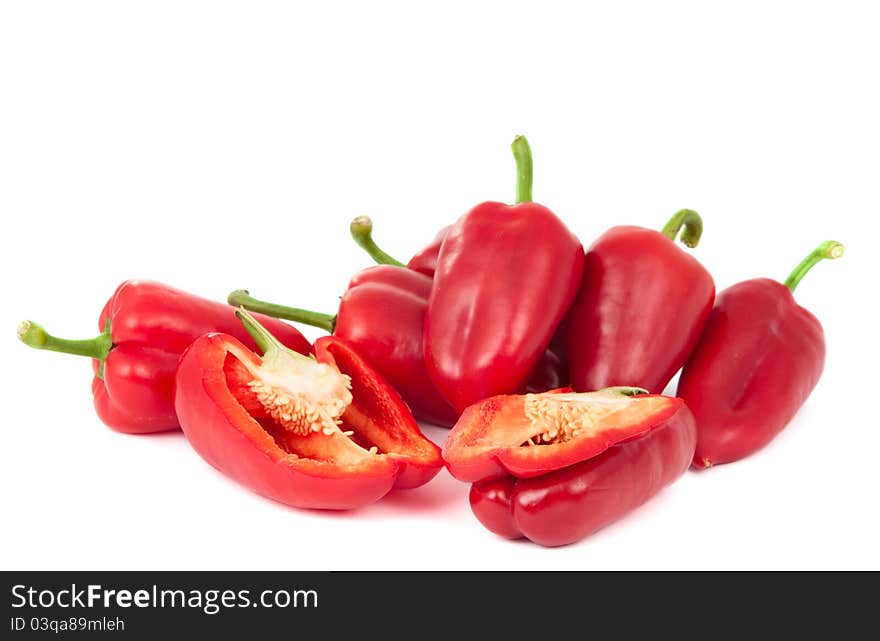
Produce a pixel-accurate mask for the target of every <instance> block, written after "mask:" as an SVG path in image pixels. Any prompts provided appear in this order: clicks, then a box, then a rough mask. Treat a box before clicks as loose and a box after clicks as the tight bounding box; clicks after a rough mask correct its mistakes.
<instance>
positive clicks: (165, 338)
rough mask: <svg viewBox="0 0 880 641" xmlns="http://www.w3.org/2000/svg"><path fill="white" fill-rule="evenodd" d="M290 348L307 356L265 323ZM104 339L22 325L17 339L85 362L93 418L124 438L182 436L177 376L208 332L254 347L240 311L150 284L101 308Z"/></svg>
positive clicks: (289, 335)
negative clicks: (183, 358)
mask: <svg viewBox="0 0 880 641" xmlns="http://www.w3.org/2000/svg"><path fill="white" fill-rule="evenodd" d="M261 321H262V322H264V323H265V324H266V326H267V327H269V328H270V329H271V330H272V332H273V333H275V335H276V336H278V337H279V338H280V339H281V340H282V341H283V342H284V344H285V345H287V346H289V347H291V348H293V349H295V350H297V351H299V352H302V353H308V351H309V348H310V345H309V342H308V341H307V340H306V339H305V338H304V337H303V335H302V334H300V333H299V331H297V329H296V328H294V327H291V326H290V325H288V324H286V323H282V322H280V321H277V320H275V319H271V318H265V317H261ZM98 328H99V330H100V331H101V335H100V336H98V337H97V338H93V339H88V340H66V339H61V338H57V337H55V336H52V335H50V334H49V333H47V332H46V330H44V329H43V328H42V327H41V326H40V325H38V324H36V323H34V322H31V321H25V322H24V323H22V324H21V325H20V326H19V330H18V337H19V338H20V339H21V340H22V341H23V342H24V343H25V344H26V345H29V346H30V347H35V348H37V349H46V350H51V351H55V352H65V353H68V354H77V355H80V356H88V357H91V358H92V359H93V361H92V364H93V367H94V371H95V377H94V379H93V381H92V393H93V395H94V401H95V411H96V412H97V413H98V416H99V417H100V419H101V420H102V421H104V423H106V424H107V425H109V426H110V427H112V428H113V429H114V430H117V431H119V432H125V433H129V434H145V433H149V432H161V431H165V430H172V429H177V427H178V421H177V416H176V415H175V412H174V389H173V388H174V373H175V371H176V370H177V361H178V359H179V357H180V355H181V354H182V353H183V351H184V350H185V349H186V348H187V347H189V345H190V343H192V342H193V341H194V340H195V339H196V338H198V337H199V336H201V335H202V334H205V333H207V332H217V331H222V332H225V333H227V334H231V335H232V336H235V337H236V338H238V339H239V340H241V341H244V343H245V344H246V345H249V346H255V344H254V342H253V341H252V340H251V338H250V336H249V335H248V333H247V332H246V331H245V330H244V328H243V327H242V326H241V323H240V322H239V321H238V319H236V317H235V309H233V308H232V307H230V306H229V305H226V304H224V303H217V302H214V301H210V300H206V299H204V298H200V297H198V296H193V295H192V294H187V293H186V292H182V291H180V290H178V289H174V288H172V287H168V286H167V285H161V284H159V283H154V282H150V281H138V280H127V281H125V282H124V283H122V284H121V285H120V286H119V287H118V288H117V289H116V292H115V293H114V294H113V296H112V297H111V298H110V300H109V301H107V304H106V305H104V309H103V310H102V311H101V316H100V318H99V319H98Z"/></svg>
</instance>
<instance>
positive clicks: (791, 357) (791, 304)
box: [678, 241, 843, 468]
mask: <svg viewBox="0 0 880 641" xmlns="http://www.w3.org/2000/svg"><path fill="white" fill-rule="evenodd" d="M816 253H818V255H819V256H818V257H819V258H837V257H839V256H840V255H842V254H843V245H840V244H839V243H836V242H834V241H829V242H828V243H823V244H822V245H820V246H819V248H817V250H816V252H814V254H816ZM812 256H813V255H812V254H811V257H812ZM810 260H811V258H810V257H808V259H807V261H810ZM805 262H806V261H805ZM813 264H815V262H813ZM811 266H812V264H810V265H809V266H807V267H806V268H801V266H799V269H802V273H800V274H799V275H798V269H796V270H795V273H793V275H792V278H795V277H796V278H797V280H799V279H800V276H802V275H803V273H806V271H807V270H808V269H809V268H810V267H811ZM790 280H791V279H790ZM796 284H797V281H794V282H793V283H792V284H791V287H787V286H786V285H783V284H782V283H779V282H777V281H775V280H771V279H768V278H757V279H753V280H747V281H744V282H741V283H738V284H736V285H733V286H732V287H729V288H727V289H726V290H724V291H722V292H721V293H720V294H719V295H718V298H717V300H716V301H715V307H714V308H713V310H712V314H711V316H710V317H709V322H708V323H707V325H706V330H705V332H704V333H703V337H702V338H701V340H700V343H699V346H698V347H697V349H696V352H695V353H694V355H693V356H692V357H691V359H690V360H689V361H688V363H687V364H686V365H685V367H684V370H683V371H682V374H681V379H680V380H679V384H678V394H679V395H680V396H681V397H682V398H684V399H685V401H686V402H687V404H688V406H689V407H690V408H691V410H692V411H693V412H694V415H695V416H696V419H697V426H698V440H697V448H696V453H695V455H694V466H695V467H697V468H706V467H709V466H711V465H718V464H721V463H729V462H731V461H736V460H738V459H741V458H744V457H746V456H748V455H750V454H752V453H754V452H756V451H757V450H759V449H761V448H762V447H764V446H765V445H767V444H768V443H769V442H770V441H772V440H773V439H774V438H775V437H776V435H777V434H779V432H780V431H782V429H783V428H784V427H785V426H786V425H787V424H788V423H789V422H790V421H791V419H792V418H794V415H795V414H796V413H797V411H798V409H800V407H801V406H802V405H803V404H804V402H805V401H806V400H807V397H809V395H810V393H811V392H812V391H813V389H814V388H815V386H816V384H817V383H818V381H819V377H820V376H821V374H822V369H823V366H824V363H825V336H824V332H823V331H822V325H821V324H820V323H819V320H818V319H817V318H816V317H815V316H814V315H813V314H811V313H810V312H809V311H808V310H806V309H804V308H803V307H801V306H800V305H798V304H797V303H796V302H795V299H794V296H793V295H792V289H793V287H794V286H795V285H796Z"/></svg>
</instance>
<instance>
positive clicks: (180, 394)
mask: <svg viewBox="0 0 880 641" xmlns="http://www.w3.org/2000/svg"><path fill="white" fill-rule="evenodd" d="M230 353H232V354H233V356H235V357H236V358H241V357H243V358H247V359H249V360H250V362H251V364H252V365H254V366H258V365H259V362H260V359H259V357H257V355H256V354H254V353H253V352H251V351H250V350H247V349H246V348H245V347H244V345H243V344H242V343H241V342H239V341H238V340H236V339H235V338H233V337H231V336H227V335H225V334H207V335H205V336H202V337H201V338H199V339H197V340H196V341H195V342H194V343H193V344H192V346H191V347H190V348H189V349H188V350H187V351H186V352H185V353H184V355H183V356H182V357H181V359H180V365H179V367H178V371H177V377H176V392H175V407H176V409H177V414H178V416H179V418H180V424H181V427H182V428H183V431H184V434H186V437H187V439H188V440H189V442H190V444H192V446H193V448H194V449H195V450H196V452H198V453H199V455H200V456H201V457H202V458H204V459H205V460H206V461H207V462H208V463H210V464H211V465H213V466H214V467H215V468H217V469H218V470H220V471H221V472H223V473H224V474H226V475H227V476H229V477H231V478H232V479H234V480H236V481H238V482H239V483H241V484H242V485H244V486H246V487H248V488H250V489H252V490H253V491H255V492H257V493H258V494H261V495H263V496H266V497H268V498H271V499H273V500H276V501H279V502H281V503H284V504H286V505H291V506H293V507H300V508H312V509H327V510H347V509H354V508H358V507H362V506H364V505H367V504H369V503H373V502H375V501H377V500H378V499H380V498H382V497H383V496H385V495H386V494H387V493H388V492H389V491H390V490H391V489H392V488H394V487H397V488H412V487H417V486H419V485H422V484H424V483H426V482H427V481H429V480H430V479H431V478H433V477H434V476H435V475H436V474H437V472H438V471H439V470H440V468H441V467H442V460H441V458H440V451H439V448H437V446H436V445H434V444H433V443H431V442H430V441H429V440H428V439H427V438H425V437H424V435H422V434H421V432H420V431H419V428H418V424H417V423H416V421H415V418H414V417H413V416H412V414H411V413H410V412H409V410H408V409H407V407H406V405H405V404H404V403H403V401H402V399H401V398H400V396H399V395H397V394H396V392H394V390H393V389H391V388H390V387H389V386H388V384H387V383H386V382H385V381H384V379H382V377H381V376H380V375H379V374H377V373H376V372H375V370H373V369H372V368H370V367H369V365H367V364H366V362H365V361H364V360H363V359H361V358H360V357H359V356H358V355H357V354H356V353H355V352H354V351H353V350H352V349H351V348H350V347H348V346H347V345H346V344H345V343H344V342H343V341H340V340H338V339H336V338H334V337H331V336H326V337H323V338H319V339H318V340H317V341H316V342H315V347H314V350H313V353H314V356H315V359H316V360H317V361H318V362H321V363H330V364H334V365H337V366H338V367H339V369H340V370H341V371H342V372H343V373H345V374H348V375H349V376H350V377H351V379H352V395H353V396H354V400H353V401H352V404H351V406H350V407H349V409H348V410H346V413H345V414H344V415H343V417H342V418H343V420H353V419H351V418H350V417H351V416H352V414H354V413H357V414H360V415H363V416H368V417H370V419H371V420H373V421H375V424H376V429H378V430H381V431H382V432H383V434H384V437H387V439H388V441H387V443H384V445H386V446H387V445H388V444H390V443H394V444H396V449H394V450H390V449H389V450H387V451H388V452H389V453H387V454H385V453H383V454H381V455H376V456H371V457H367V458H366V459H365V460H364V461H362V462H361V463H359V464H357V465H345V466H343V465H338V464H335V463H330V462H326V461H317V460H314V459H310V458H305V457H292V456H288V455H287V453H286V452H285V451H284V450H283V449H281V448H280V447H279V446H278V445H277V443H276V442H275V440H274V439H273V438H272V436H270V435H269V433H268V432H266V431H265V430H264V429H263V428H262V427H261V425H260V424H259V423H258V422H257V421H256V420H255V418H254V417H253V416H252V415H251V414H250V413H249V412H248V410H247V409H246V408H245V407H244V406H243V405H242V404H241V403H240V402H239V401H238V399H237V398H236V397H235V396H234V395H233V393H232V391H231V390H230V387H229V383H228V379H227V377H226V372H225V370H224V364H225V362H226V358H227V356H228V355H229V354H230ZM385 451H386V450H385V448H383V452H385Z"/></svg>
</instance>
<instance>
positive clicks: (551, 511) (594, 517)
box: [470, 405, 697, 547]
mask: <svg viewBox="0 0 880 641" xmlns="http://www.w3.org/2000/svg"><path fill="white" fill-rule="evenodd" d="M696 440H697V435H696V425H695V423H694V418H693V415H692V414H691V413H690V411H689V410H688V408H687V406H685V405H680V406H679V409H678V411H677V412H676V413H675V414H674V415H673V416H672V417H671V418H669V419H668V420H667V421H666V422H665V423H664V424H663V425H661V426H658V427H656V428H654V429H652V430H650V431H649V432H647V433H646V434H645V435H643V436H641V437H639V438H636V439H634V440H630V441H627V442H624V443H620V444H618V445H615V446H614V447H612V448H610V449H608V450H606V451H605V452H603V453H602V454H599V455H598V456H596V457H594V458H591V459H588V460H586V461H583V462H582V463H578V464H576V465H572V466H570V467H566V468H563V469H560V470H557V471H555V472H551V473H549V474H545V475H543V476H537V477H535V478H529V479H517V478H514V477H512V476H507V477H502V478H500V479H494V480H489V481H483V482H482V483H476V484H474V485H473V486H472V487H471V493H470V504H471V509H472V510H473V512H474V515H475V516H476V517H477V519H478V520H479V521H480V522H481V523H482V524H483V525H484V526H485V527H486V528H487V529H488V530H490V531H491V532H494V533H495V534H498V535H499V536H503V537H505V538H510V539H514V538H521V537H525V538H527V539H529V540H531V541H533V542H535V543H537V544H539V545H544V546H549V547H552V546H559V545H568V544H569V543H574V542H576V541H579V540H581V539H583V538H585V537H587V536H589V535H590V534H593V533H594V532H596V531H597V530H600V529H601V528H603V527H605V526H606V525H609V524H611V523H613V522H614V521H616V520H618V519H619V518H621V517H622V516H624V515H625V514H627V513H628V512H631V511H632V510H634V509H635V508H637V507H638V506H640V505H641V504H642V503H644V502H645V501H647V500H648V499H650V498H651V497H652V496H654V495H655V494H657V493H658V492H659V491H660V490H662V489H663V488H664V487H666V486H667V485H669V484H670V483H671V482H672V481H674V480H675V479H677V478H678V477H680V476H681V475H682V474H684V472H685V471H686V470H687V468H688V466H689V465H690V461H691V458H692V457H693V452H694V446H695V444H696Z"/></svg>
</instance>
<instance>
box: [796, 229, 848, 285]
mask: <svg viewBox="0 0 880 641" xmlns="http://www.w3.org/2000/svg"><path fill="white" fill-rule="evenodd" d="M844 251H846V248H845V247H844V246H843V245H842V244H841V243H839V242H837V241H836V240H826V241H825V242H824V243H822V244H820V245H819V246H818V247H816V249H814V250H813V251H812V252H810V255H809V256H807V257H806V258H804V259H803V260H802V261H801V262H800V263H799V264H798V266H797V267H795V268H794V271H792V272H791V274H789V275H788V278H786V279H785V286H786V287H788V288H789V289H790V290H791V291H792V293H794V290H795V288H796V287H797V286H798V283H800V282H801V279H802V278H803V277H804V276H806V275H807V272H808V271H810V270H811V269H812V268H813V266H814V265H816V263H818V262H820V261H822V260H825V259H826V258H827V259H829V260H834V259H835V258H840V257H841V256H843V253H844Z"/></svg>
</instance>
